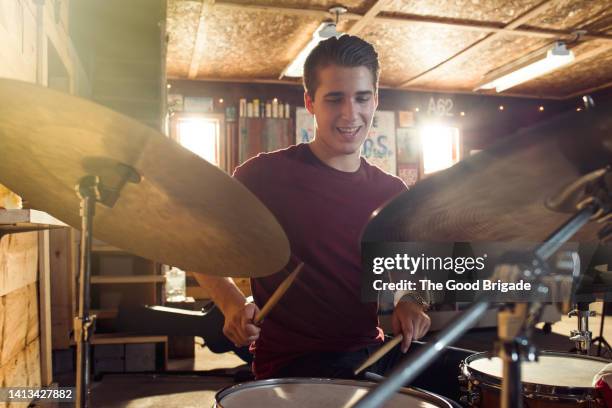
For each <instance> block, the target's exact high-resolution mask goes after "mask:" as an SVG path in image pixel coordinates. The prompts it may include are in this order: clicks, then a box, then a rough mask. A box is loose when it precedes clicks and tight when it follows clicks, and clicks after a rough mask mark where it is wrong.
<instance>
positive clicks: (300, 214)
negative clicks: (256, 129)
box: [197, 35, 430, 379]
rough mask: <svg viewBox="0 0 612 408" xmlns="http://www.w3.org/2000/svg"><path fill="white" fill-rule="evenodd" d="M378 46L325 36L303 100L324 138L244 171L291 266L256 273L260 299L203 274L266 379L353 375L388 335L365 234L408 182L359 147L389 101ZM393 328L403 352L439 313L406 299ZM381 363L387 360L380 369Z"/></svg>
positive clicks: (307, 73) (308, 67)
mask: <svg viewBox="0 0 612 408" xmlns="http://www.w3.org/2000/svg"><path fill="white" fill-rule="evenodd" d="M378 76H379V64H378V55H377V54H376V51H375V50H374V48H373V47H372V46H371V45H370V44H369V43H367V42H365V41H363V40H361V39H360V38H357V37H354V36H348V35H345V36H342V37H340V38H330V39H328V40H325V41H323V42H321V43H320V44H319V45H318V46H317V47H316V48H315V49H314V50H313V51H312V53H311V54H310V56H309V57H308V59H307V60H306V63H305V65H304V88H305V92H304V103H305V105H306V108H307V109H308V111H309V112H310V113H312V114H313V115H314V117H315V122H316V133H315V139H314V140H313V141H312V142H311V143H308V144H300V145H298V146H292V147H290V148H287V149H284V150H280V151H277V152H273V153H266V154H260V155H259V156H257V157H256V158H254V159H252V160H249V161H247V162H246V163H244V164H243V165H242V166H240V167H239V168H237V169H236V172H235V174H234V176H235V177H236V178H237V179H238V180H240V181H241V182H242V183H243V184H244V185H245V186H246V187H247V188H249V189H250V190H251V191H252V192H253V193H254V194H255V195H256V196H257V197H258V198H259V199H260V200H261V201H262V202H263V203H264V204H265V205H266V206H267V207H268V209H270V211H271V212H272V213H273V214H274V215H275V216H276V218H277V219H278V221H279V222H280V224H281V225H282V226H283V228H284V230H285V232H286V234H287V236H288V238H289V242H290V244H291V261H290V262H289V264H288V265H287V266H286V267H285V268H284V269H283V270H282V271H280V272H278V273H276V274H273V275H271V276H268V277H265V278H257V279H253V280H252V281H251V285H252V288H253V295H254V298H255V303H256V304H245V297H244V295H243V294H242V293H241V292H240V291H239V290H238V288H237V287H236V285H234V284H233V282H232V280H231V279H229V278H218V277H208V276H204V275H201V274H197V279H198V282H199V283H200V284H201V285H203V286H205V287H206V288H207V289H208V290H209V291H210V293H211V294H212V297H213V299H214V301H215V302H216V303H217V305H218V306H219V307H220V309H221V311H222V312H223V314H224V316H225V327H224V333H225V335H226V336H227V337H228V338H229V339H230V340H232V341H233V342H234V343H235V344H236V345H246V344H251V348H252V350H253V351H254V353H255V358H254V363H253V370H254V373H255V376H256V378H258V379H262V378H270V377H283V376H311V377H351V376H352V371H353V370H354V369H355V368H356V367H357V366H358V365H359V364H360V363H361V362H362V361H363V360H364V359H365V358H366V357H367V356H368V355H369V354H370V353H371V352H372V351H373V349H374V348H376V347H378V346H380V345H381V344H382V342H383V335H382V331H381V330H380V329H379V328H378V327H377V324H378V319H377V305H376V304H373V303H364V302H362V301H361V299H360V293H361V288H360V280H361V257H360V242H359V241H360V234H361V231H362V230H363V228H364V226H365V225H366V223H367V221H368V219H369V217H370V215H371V213H372V211H374V210H375V209H376V208H378V207H379V206H381V205H382V204H384V203H385V202H387V201H388V200H390V199H391V198H393V197H394V196H396V195H397V194H399V193H401V192H403V191H404V190H405V189H406V187H405V185H404V184H403V182H402V181H401V180H400V179H398V178H396V177H393V176H391V175H389V174H387V173H384V172H383V171H381V170H380V169H378V168H377V167H374V166H371V165H370V164H368V163H367V162H366V160H365V159H363V158H361V157H360V150H361V145H362V144H363V142H364V140H365V138H366V136H367V134H368V131H369V129H370V126H371V125H372V119H373V116H374V112H375V110H376V107H377V106H378ZM299 262H304V265H305V266H304V269H303V270H302V272H301V274H300V275H299V276H298V278H297V279H296V281H295V282H294V283H293V285H292V287H291V288H289V290H288V291H287V292H286V294H285V296H284V297H283V298H282V299H281V301H280V302H279V303H278V304H277V305H276V307H275V308H274V309H273V310H272V312H271V313H270V314H269V315H268V317H267V318H266V319H265V320H264V322H263V323H262V324H261V327H257V326H255V325H254V324H253V322H252V321H253V317H254V316H255V313H256V312H257V311H258V306H260V307H261V306H263V305H264V304H265V302H266V301H267V300H268V299H269V297H270V296H271V295H272V293H274V290H275V289H276V288H277V287H278V286H279V285H280V283H281V282H282V281H283V280H284V279H285V278H286V277H287V276H288V274H289V273H290V272H291V271H292V270H293V269H294V268H295V266H296V265H297V264H298V263H299ZM392 321H393V330H394V332H395V333H396V334H399V333H402V334H403V335H404V339H405V340H404V341H403V343H402V344H401V348H402V351H404V352H405V351H406V350H407V349H408V347H409V345H410V342H411V340H413V339H418V338H420V337H422V336H423V335H424V334H425V333H426V332H427V330H428V329H429V324H430V320H429V317H428V316H427V315H426V314H425V313H424V310H423V306H422V305H421V304H418V303H416V302H412V301H400V302H399V303H397V305H396V307H395V310H394V313H393V318H392ZM378 371H381V370H378Z"/></svg>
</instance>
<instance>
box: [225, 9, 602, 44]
mask: <svg viewBox="0 0 612 408" xmlns="http://www.w3.org/2000/svg"><path fill="white" fill-rule="evenodd" d="M215 8H217V9H225V10H228V11H235V10H243V11H244V10H246V11H263V12H268V13H282V14H287V15H296V16H302V17H306V16H309V17H312V18H317V19H325V18H329V17H330V14H329V12H328V11H326V10H313V9H304V8H296V7H284V6H282V7H281V6H260V5H253V4H239V3H232V2H231V1H227V0H220V1H217V2H215ZM363 17H364V15H362V14H357V13H350V12H349V13H345V14H343V15H342V17H341V19H342V20H360V19H362V18H363ZM373 21H374V22H376V23H384V24H406V23H419V24H424V25H431V26H435V27H446V28H453V29H457V30H465V31H481V32H485V33H497V32H501V33H504V34H508V35H520V36H526V37H536V38H565V37H567V38H569V37H573V36H574V33H573V31H570V30H551V29H545V28H536V27H529V28H526V27H523V28H519V27H516V28H507V27H505V26H503V25H500V24H499V23H491V22H482V21H471V20H456V19H450V18H444V17H430V16H427V17H426V16H419V15H416V14H401V15H388V14H378V15H376V16H375V17H374V18H373ZM581 38H582V39H584V40H604V41H612V35H608V34H599V33H598V34H588V33H587V34H585V35H583V36H582V37H581Z"/></svg>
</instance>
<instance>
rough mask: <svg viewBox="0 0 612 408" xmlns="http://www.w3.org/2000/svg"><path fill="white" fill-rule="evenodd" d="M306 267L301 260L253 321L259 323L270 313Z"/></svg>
mask: <svg viewBox="0 0 612 408" xmlns="http://www.w3.org/2000/svg"><path fill="white" fill-rule="evenodd" d="M303 267H304V262H300V264H299V265H298V266H297V268H295V270H294V271H293V272H291V275H289V276H287V278H286V279H285V280H284V281H283V283H281V284H280V286H279V287H278V288H277V289H276V290H275V291H274V293H273V294H272V296H270V299H268V301H267V302H266V304H265V305H264V306H263V307H262V308H261V310H260V311H259V313H257V315H255V319H253V323H255V324H259V323H261V321H262V320H263V319H264V317H266V316H267V315H268V313H270V311H271V310H272V308H273V307H274V306H276V304H277V303H278V301H279V300H280V299H281V297H283V295H284V294H285V292H286V291H287V289H289V287H290V286H291V284H292V283H293V281H294V280H295V278H296V277H297V276H298V274H299V273H300V271H301V270H302V268H303Z"/></svg>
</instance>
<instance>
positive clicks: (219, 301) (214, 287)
mask: <svg viewBox="0 0 612 408" xmlns="http://www.w3.org/2000/svg"><path fill="white" fill-rule="evenodd" d="M193 276H194V277H195V280H196V281H197V282H198V284H199V285H200V286H201V287H203V288H205V289H206V290H207V291H208V293H210V296H211V297H212V300H213V301H214V302H215V304H216V305H217V306H218V307H219V309H221V312H222V313H223V315H227V314H228V313H230V312H231V311H232V310H235V309H237V308H239V307H242V306H244V303H245V302H246V299H245V296H244V293H242V291H241V290H240V289H239V288H238V286H236V284H235V283H234V280H233V279H232V278H224V277H221V276H210V275H204V274H203V273H197V272H195V273H194V274H193Z"/></svg>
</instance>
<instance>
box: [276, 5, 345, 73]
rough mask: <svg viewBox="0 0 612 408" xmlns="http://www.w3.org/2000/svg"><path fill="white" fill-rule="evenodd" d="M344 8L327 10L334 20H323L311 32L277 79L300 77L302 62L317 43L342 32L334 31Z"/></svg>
mask: <svg viewBox="0 0 612 408" xmlns="http://www.w3.org/2000/svg"><path fill="white" fill-rule="evenodd" d="M346 11H347V10H346V8H344V7H341V6H338V7H332V8H330V9H329V12H330V13H332V14H334V15H335V16H336V21H335V22H334V21H325V22H323V23H321V25H319V27H318V28H317V29H316V30H315V32H314V33H313V34H312V38H311V39H310V41H309V42H308V44H306V46H305V47H304V48H303V49H302V51H300V53H299V54H298V55H297V57H295V58H294V59H293V61H291V63H290V64H289V65H287V67H286V68H285V69H284V70H283V72H282V73H281V74H280V77H279V78H278V79H282V78H283V77H294V78H300V77H301V76H302V75H304V63H305V62H306V58H307V57H308V55H309V54H310V52H311V51H312V50H313V49H314V48H315V47H316V46H317V44H319V42H321V41H323V40H326V39H328V38H331V37H340V36H341V35H342V34H343V33H340V32H338V31H336V27H337V26H338V19H339V17H340V14H344V13H346Z"/></svg>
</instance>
